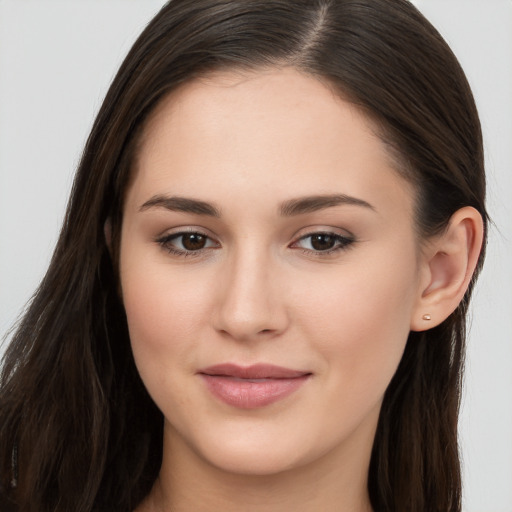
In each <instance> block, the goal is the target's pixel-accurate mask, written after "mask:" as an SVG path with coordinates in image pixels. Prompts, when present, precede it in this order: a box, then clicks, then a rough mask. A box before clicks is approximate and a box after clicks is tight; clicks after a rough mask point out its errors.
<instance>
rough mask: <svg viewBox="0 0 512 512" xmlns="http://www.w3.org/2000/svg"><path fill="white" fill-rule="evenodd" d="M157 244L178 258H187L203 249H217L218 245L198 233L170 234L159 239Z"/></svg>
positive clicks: (206, 236)
mask: <svg viewBox="0 0 512 512" xmlns="http://www.w3.org/2000/svg"><path fill="white" fill-rule="evenodd" d="M157 243H158V244H159V245H160V246H161V247H162V248H164V249H165V250H167V251H168V252H170V253H171V254H176V255H178V256H188V255H192V254H197V253H200V252H202V251H203V250H205V249H211V248H217V247H219V244H218V243H217V242H215V241H214V240H212V239H211V238H210V237H209V236H208V235H205V234H204V233H200V232H198V231H185V232H183V231H182V232H180V233H171V234H169V235H165V236H163V237H161V238H159V239H158V240H157Z"/></svg>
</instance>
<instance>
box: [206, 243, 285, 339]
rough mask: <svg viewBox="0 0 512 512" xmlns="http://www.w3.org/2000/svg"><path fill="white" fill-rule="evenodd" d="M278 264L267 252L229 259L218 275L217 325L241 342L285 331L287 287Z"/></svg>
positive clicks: (215, 315) (217, 327) (246, 254)
mask: <svg viewBox="0 0 512 512" xmlns="http://www.w3.org/2000/svg"><path fill="white" fill-rule="evenodd" d="M278 267H279V266H278V265H277V264H276V262H273V261H272V258H271V256H270V255H268V254H265V253H264V251H258V253H256V251H250V250H244V251H241V252H240V253H238V254H236V255H233V257H232V258H228V259H227V260H226V261H225V263H224V268H223V269H222V272H220V273H219V275H218V276H217V282H218V283H220V285H219V287H218V294H217V295H216V299H217V301H216V306H215V312H214V315H213V323H214V328H215V329H216V330H217V331H218V332H221V333H223V334H224V335H228V336H230V337H231V338H233V339H235V340H238V341H250V340H257V339H262V338H269V337H273V336H276V335H278V334H280V333H282V332H283V331H284V330H286V327H287V325H288V313H287V307H286V289H285V288H284V287H283V283H282V282H281V280H279V279H278V276H279V268H278Z"/></svg>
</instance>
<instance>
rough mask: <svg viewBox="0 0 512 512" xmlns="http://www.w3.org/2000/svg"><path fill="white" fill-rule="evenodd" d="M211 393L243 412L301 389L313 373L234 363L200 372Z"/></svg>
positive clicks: (263, 365) (268, 403)
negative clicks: (244, 365) (243, 365)
mask: <svg viewBox="0 0 512 512" xmlns="http://www.w3.org/2000/svg"><path fill="white" fill-rule="evenodd" d="M198 374H199V375H200V377H201V378H202V379H203V381H204V382H205V383H206V386H207V388H208V390H209V391H210V392H211V393H212V394H213V395H214V396H215V397H216V398H217V399H219V400H221V401H222V402H224V403H226V404H228V405H230V406H233V407H237V408H240V409H256V408H258V407H264V406H266V405H270V404H272V403H274V402H277V401H279V400H282V399H284V398H285V397H287V396H289V395H290V394H292V393H293V392H294V391H296V390H298V389H299V388H300V387H301V386H302V385H303V384H304V383H305V382H306V381H307V380H308V378H309V377H310V376H311V373H310V372H304V371H297V370H291V369H288V368H283V367H280V366H274V365H268V364H257V365H253V366H248V367H242V366H238V365H234V364H231V363H228V364H222V365H216V366H211V367H208V368H205V369H203V370H201V371H200V372H198Z"/></svg>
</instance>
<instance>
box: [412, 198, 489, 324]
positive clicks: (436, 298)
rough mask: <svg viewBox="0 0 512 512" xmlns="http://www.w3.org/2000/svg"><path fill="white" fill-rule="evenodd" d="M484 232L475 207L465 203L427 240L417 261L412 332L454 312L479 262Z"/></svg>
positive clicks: (439, 320) (441, 320)
mask: <svg viewBox="0 0 512 512" xmlns="http://www.w3.org/2000/svg"><path fill="white" fill-rule="evenodd" d="M483 232H484V227H483V220H482V216H481V215H480V213H479V212H478V211H477V210H476V209H475V208H472V207H470V206H466V207H464V208H461V209H460V210H457V211H456V212H455V213H454V214H453V215H452V217H451V219H450V222H449V223H448V227H447V228H446V230H445V231H444V232H443V233H442V234H441V235H439V236H438V237H435V238H434V239H433V240H431V241H429V243H428V245H427V248H426V249H425V250H424V252H423V255H422V258H421V263H420V264H421V273H420V276H421V277H420V287H419V289H418V298H417V302H416V304H415V307H414V311H413V314H412V317H411V330H412V331H425V330H427V329H430V328H432V327H435V326H437V325H439V324H440V323H441V322H443V321H444V320H446V318H448V316H450V314H451V313H453V311H455V309H456V308H457V306H458V305H459V303H460V301H461V300H462V298H463V297H464V294H465V293H466V290H467V288H468V285H469V282H470V280H471V277H472V275H473V272H474V270H475V267H476V264H477V262H478V257H479V255H480V251H481V248H482V240H483Z"/></svg>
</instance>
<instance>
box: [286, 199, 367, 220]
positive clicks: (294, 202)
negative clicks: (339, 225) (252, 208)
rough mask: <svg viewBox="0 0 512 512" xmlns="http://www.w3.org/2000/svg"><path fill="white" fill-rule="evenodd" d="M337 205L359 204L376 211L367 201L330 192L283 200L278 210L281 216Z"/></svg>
mask: <svg viewBox="0 0 512 512" xmlns="http://www.w3.org/2000/svg"><path fill="white" fill-rule="evenodd" d="M339 205H352V206H361V207H363V208H368V209H370V210H373V211H376V209H375V207H374V206H372V205H371V204H370V203H368V202H367V201H364V200H363V199H359V198H357V197H352V196H348V195H346V194H332V195H325V196H323V195H322V196H306V197H299V198H297V199H290V200H288V201H285V202H284V203H282V204H281V206H280V207H279V212H280V214H281V215H282V216H283V217H291V216H293V215H301V214H304V213H311V212H316V211H318V210H323V209H325V208H332V207H333V206H339Z"/></svg>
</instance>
